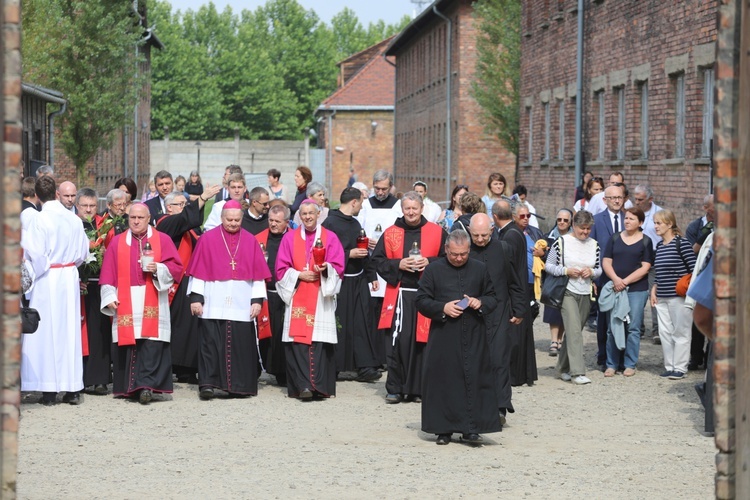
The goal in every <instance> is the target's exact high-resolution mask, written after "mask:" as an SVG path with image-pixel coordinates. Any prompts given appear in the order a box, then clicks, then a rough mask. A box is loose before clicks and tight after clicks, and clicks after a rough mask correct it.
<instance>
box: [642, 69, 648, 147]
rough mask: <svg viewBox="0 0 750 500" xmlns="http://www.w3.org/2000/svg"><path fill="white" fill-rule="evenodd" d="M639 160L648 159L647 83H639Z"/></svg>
mask: <svg viewBox="0 0 750 500" xmlns="http://www.w3.org/2000/svg"><path fill="white" fill-rule="evenodd" d="M640 95H641V158H648V81H645V82H643V83H641V88H640Z"/></svg>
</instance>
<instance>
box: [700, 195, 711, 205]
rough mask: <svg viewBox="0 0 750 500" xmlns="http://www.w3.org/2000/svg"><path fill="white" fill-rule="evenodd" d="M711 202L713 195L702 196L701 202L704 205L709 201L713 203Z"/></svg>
mask: <svg viewBox="0 0 750 500" xmlns="http://www.w3.org/2000/svg"><path fill="white" fill-rule="evenodd" d="M713 202H714V195H712V194H707V195H706V196H704V197H703V204H704V205H708V204H709V203H713Z"/></svg>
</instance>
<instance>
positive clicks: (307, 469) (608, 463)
mask: <svg viewBox="0 0 750 500" xmlns="http://www.w3.org/2000/svg"><path fill="white" fill-rule="evenodd" d="M646 324H649V323H648V322H646ZM535 336H536V347H537V363H538V366H539V381H538V382H537V384H536V385H534V386H533V387H520V388H517V390H515V391H514V404H515V407H516V410H517V411H516V413H515V414H513V415H510V416H509V418H508V425H507V426H506V427H505V429H504V430H503V432H501V433H496V434H489V435H486V436H485V444H484V445H483V446H480V447H473V446H468V445H464V444H461V443H457V442H454V443H451V444H450V445H448V446H436V445H435V443H434V436H432V435H426V434H424V433H422V432H421V431H420V430H419V429H420V405H419V404H417V403H402V404H398V405H386V404H384V402H383V396H384V395H385V389H384V380H385V378H383V379H381V381H379V382H377V383H374V384H360V383H357V382H340V383H339V384H338V386H337V391H338V397H337V398H335V399H331V400H328V401H320V402H311V403H301V402H298V401H295V400H290V399H287V398H286V392H285V389H281V388H279V387H277V386H276V385H274V384H273V383H272V382H271V378H269V377H268V376H265V375H264V377H263V378H262V380H261V387H260V390H259V395H258V397H255V398H251V399H230V400H214V401H210V402H204V401H200V400H199V399H198V396H197V390H196V387H195V386H188V385H186V384H175V392H174V394H173V395H172V396H171V397H168V398H167V400H166V401H156V402H154V403H152V404H151V405H149V406H146V407H144V406H141V405H139V404H137V403H131V402H126V401H122V400H114V399H113V398H112V397H111V396H90V395H86V396H85V401H84V404H83V405H81V406H77V407H76V406H69V405H58V406H55V407H51V408H48V407H43V406H41V405H39V404H34V402H35V401H37V400H38V399H39V394H38V393H37V394H26V395H24V398H23V404H22V408H21V412H22V420H21V423H20V431H19V433H20V437H19V439H20V450H19V464H18V495H19V498H29V499H48V498H106V499H118V498H139V499H140V498H212V499H214V498H251V497H253V498H258V497H261V498H284V499H287V498H426V497H433V498H491V497H492V498H497V497H498V496H501V497H503V498H519V497H526V498H544V499H551V498H571V499H573V498H575V499H578V498H613V499H619V498H622V499H633V498H649V499H654V498H691V499H692V498H712V497H713V475H714V470H715V469H714V455H715V449H714V441H713V439H712V438H709V437H705V436H703V435H702V434H701V433H700V431H702V429H703V416H702V412H701V408H700V403H699V401H698V398H697V396H696V394H695V391H694V390H693V384H695V383H696V382H698V381H699V380H700V379H701V377H702V376H703V373H704V372H698V373H694V372H691V373H690V375H689V376H688V377H687V378H686V379H684V380H680V381H669V380H663V379H661V378H659V377H658V373H659V372H660V371H661V370H662V369H663V368H662V366H661V347H659V346H655V345H653V344H652V343H651V342H650V339H646V340H644V342H643V343H642V345H641V362H640V364H639V371H638V373H637V374H636V376H634V377H632V378H630V379H626V378H625V377H622V376H621V375H617V376H616V377H614V378H612V379H605V378H604V377H603V375H602V374H601V373H599V372H596V371H593V370H591V371H590V372H589V373H588V375H589V376H590V377H591V378H592V380H593V383H592V384H590V385H587V386H580V387H579V386H574V385H572V384H570V383H564V382H562V381H561V380H558V379H555V378H554V370H553V367H554V361H555V359H556V358H552V357H549V356H548V355H547V351H546V350H547V347H548V346H549V333H548V330H547V325H544V324H542V322H541V319H537V324H536V328H535ZM585 341H586V359H587V361H588V363H589V369H591V368H592V366H593V361H594V356H595V349H596V339H595V335H594V334H592V333H586V335H585ZM455 437H457V436H455Z"/></svg>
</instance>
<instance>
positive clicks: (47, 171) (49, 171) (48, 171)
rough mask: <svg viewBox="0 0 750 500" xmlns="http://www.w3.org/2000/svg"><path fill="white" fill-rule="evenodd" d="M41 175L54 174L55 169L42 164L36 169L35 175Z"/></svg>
mask: <svg viewBox="0 0 750 500" xmlns="http://www.w3.org/2000/svg"><path fill="white" fill-rule="evenodd" d="M42 175H55V169H54V168H52V167H50V166H49V165H42V166H41V167H39V168H37V169H36V176H37V177H41V176H42Z"/></svg>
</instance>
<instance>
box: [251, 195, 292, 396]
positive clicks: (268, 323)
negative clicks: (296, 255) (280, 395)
mask: <svg viewBox="0 0 750 500" xmlns="http://www.w3.org/2000/svg"><path fill="white" fill-rule="evenodd" d="M290 213H291V212H290V210H289V207H287V206H286V203H284V202H283V201H281V202H280V203H278V204H275V205H274V206H272V207H271V208H270V209H268V228H266V229H264V230H263V231H261V232H260V233H258V234H257V235H255V239H257V240H258V243H260V244H261V245H262V248H263V249H264V250H265V254H266V263H267V265H268V269H269V271H270V272H271V277H270V278H268V279H266V292H267V293H268V297H267V299H266V301H265V302H264V303H263V306H262V308H261V313H260V315H259V317H258V318H257V321H258V345H259V346H260V355H261V359H262V360H263V365H264V368H265V369H266V371H267V372H268V373H270V374H271V375H273V376H274V377H276V383H277V384H279V386H281V387H286V355H285V353H284V343H283V342H282V341H281V338H282V336H283V334H284V309H285V308H286V305H285V304H284V301H283V300H281V297H279V292H278V291H277V290H276V272H275V270H276V256H277V255H278V253H279V246H280V245H281V240H282V239H283V238H284V235H285V234H286V232H287V230H288V229H289V216H290Z"/></svg>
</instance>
